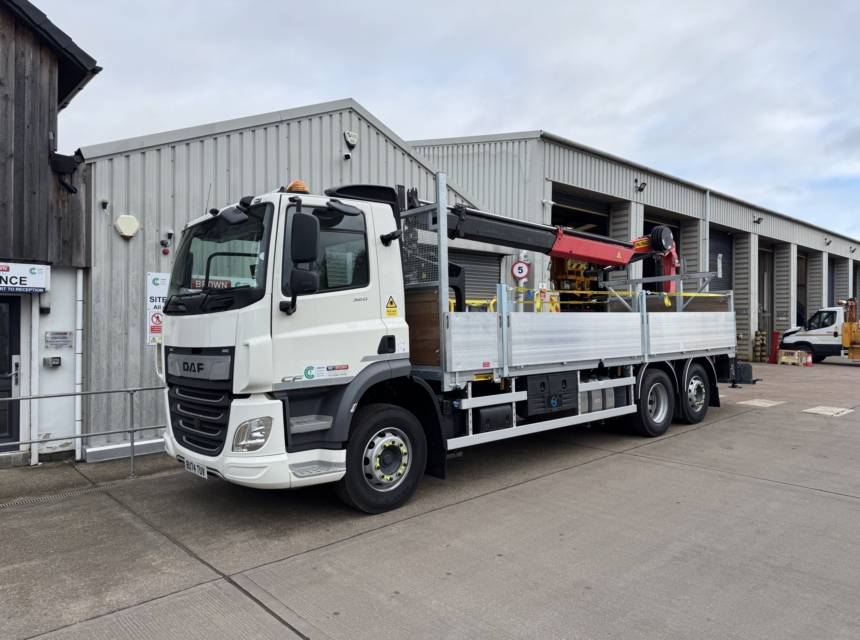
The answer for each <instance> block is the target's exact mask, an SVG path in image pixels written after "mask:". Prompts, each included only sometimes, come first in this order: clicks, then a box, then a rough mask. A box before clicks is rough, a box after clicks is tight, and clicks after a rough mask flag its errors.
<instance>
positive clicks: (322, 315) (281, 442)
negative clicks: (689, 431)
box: [157, 173, 735, 513]
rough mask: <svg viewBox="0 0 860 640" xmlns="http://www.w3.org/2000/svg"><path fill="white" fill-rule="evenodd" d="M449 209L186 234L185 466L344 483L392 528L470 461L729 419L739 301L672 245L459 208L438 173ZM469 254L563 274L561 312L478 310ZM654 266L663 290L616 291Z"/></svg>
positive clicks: (250, 219) (352, 193)
mask: <svg viewBox="0 0 860 640" xmlns="http://www.w3.org/2000/svg"><path fill="white" fill-rule="evenodd" d="M435 196H436V200H435V202H432V203H426V202H423V201H419V200H418V198H417V193H415V192H414V190H413V191H411V192H410V193H409V194H408V197H407V194H406V192H405V190H404V189H403V188H402V187H397V188H392V187H378V186H372V185H348V186H343V187H337V188H334V189H329V190H327V191H326V195H322V196H316V195H310V194H308V193H307V189H306V188H304V187H303V184H301V183H299V184H296V183H293V184H291V185H290V187H289V188H283V187H282V188H281V189H279V190H278V191H277V192H272V193H268V194H265V195H261V196H257V197H247V198H243V199H242V201H241V202H240V203H238V204H237V205H234V206H231V207H227V208H225V209H221V210H217V209H213V210H211V211H210V214H208V215H205V216H204V217H202V218H199V219H197V220H194V221H193V222H191V223H189V224H188V225H187V226H186V228H185V229H184V231H183V233H182V238H181V241H180V243H179V246H178V249H177V252H176V255H175V263H174V267H173V270H172V274H171V282H170V290H169V297H168V302H167V304H166V306H165V320H164V326H163V343H162V344H161V345H160V346H159V348H158V350H157V354H158V355H157V369H158V372H159V375H160V376H162V378H163V380H164V381H165V382H166V385H167V390H166V391H165V394H166V403H167V407H168V425H169V427H168V429H167V431H166V433H165V434H164V439H165V448H166V450H167V452H168V453H169V454H170V455H171V456H173V457H175V458H177V459H178V460H179V461H181V462H183V463H184V464H185V466H186V468H187V469H188V470H189V471H192V472H193V473H196V474H197V475H199V476H201V477H203V478H207V477H208V476H216V477H218V478H222V479H224V480H227V481H230V482H234V483H238V484H242V485H246V486H249V487H259V488H267V489H283V488H298V487H303V486H308V485H313V484H320V483H326V482H331V483H335V488H336V492H337V493H338V495H339V496H340V497H341V498H342V499H343V500H344V501H345V502H347V503H348V504H350V505H352V506H354V507H356V508H358V509H360V510H363V511H366V512H369V513H380V512H383V511H387V510H390V509H394V508H397V507H399V506H401V505H402V504H404V503H405V502H406V501H407V500H408V499H409V497H410V496H411V495H412V494H413V492H414V491H415V489H416V487H417V486H418V483H419V482H420V480H421V477H422V476H423V475H424V474H425V473H427V474H431V475H434V476H437V477H441V478H444V477H445V473H446V464H447V460H448V459H449V458H451V457H453V456H456V455H459V454H460V452H461V451H462V450H463V449H466V448H468V447H473V446H476V445H480V444H483V443H486V442H491V441H494V440H500V439H504V438H512V437H516V436H519V435H524V434H532V433H536V432H540V431H545V430H549V429H556V428H560V427H566V426H570V425H576V424H587V423H591V422H599V421H602V420H604V419H608V418H615V417H619V416H626V419H628V420H629V422H630V424H631V427H632V428H634V429H635V430H636V431H638V432H639V433H641V434H642V435H645V436H659V435H662V434H663V433H665V432H666V430H667V428H668V427H669V424H670V422H671V421H672V420H673V418H677V419H680V420H683V421H686V422H689V423H695V422H698V421H700V420H702V419H703V418H704V417H705V415H706V413H707V411H708V407H709V406H719V393H718V391H717V379H718V372H719V377H720V379H726V378H728V377H730V373H729V371H731V370H733V369H732V365H733V363H734V355H735V318H734V311H733V307H732V298H731V294H730V292H729V293H725V294H715V293H711V294H706V293H701V289H702V287H703V284H701V283H704V282H707V280H708V278H709V277H710V276H711V275H713V274H688V273H685V271H684V265H683V263H682V262H680V261H678V260H677V256H676V254H675V251H674V242H673V241H672V237H671V233H670V232H669V230H668V229H666V228H665V227H658V229H657V230H655V232H654V233H652V234H651V236H650V237H649V238H642V239H639V240H636V241H635V242H622V241H617V240H612V239H609V238H603V237H598V236H592V235H590V234H587V233H581V232H577V231H573V230H568V229H561V228H555V227H551V226H548V225H539V224H533V223H528V222H524V221H521V220H513V219H510V218H505V217H502V216H498V215H494V214H491V213H487V212H481V211H476V210H474V209H470V208H468V207H465V206H463V205H459V204H458V205H454V206H453V207H449V206H447V199H446V198H447V188H446V182H445V175H444V174H441V173H440V174H437V176H436V189H435ZM450 238H465V239H469V240H473V241H482V242H487V243H490V244H492V245H494V246H495V247H498V246H500V245H501V246H506V247H511V248H512V249H517V250H519V249H527V250H532V251H540V252H543V253H545V254H548V255H551V256H553V260H560V261H561V262H559V263H558V273H561V274H563V273H570V274H573V275H571V276H570V277H571V279H570V280H564V281H563V277H564V276H563V275H559V276H558V277H557V281H556V284H555V286H557V287H558V288H559V289H560V290H561V291H560V293H559V304H558V305H556V306H560V307H561V308H562V309H564V311H563V312H549V313H548V312H540V313H538V312H534V306H532V307H529V306H528V305H527V303H528V301H529V299H531V300H533V298H530V297H529V295H524V296H520V297H521V298H522V300H519V301H518V300H517V296H516V293H518V292H515V291H514V290H513V289H512V288H511V287H510V286H507V285H505V284H503V283H500V284H499V286H498V287H497V299H496V300H495V301H494V304H493V305H490V306H489V307H488V308H490V309H492V311H473V310H472V308H471V307H468V305H465V304H464V302H465V301H464V272H463V269H462V267H460V266H458V265H456V264H449V260H448V244H449V240H450ZM640 259H642V260H647V259H653V260H654V261H655V263H656V267H655V268H656V269H657V273H658V275H657V276H655V277H651V278H642V279H639V280H624V279H615V280H612V279H611V278H612V277H617V276H621V277H622V278H623V277H624V274H619V273H617V269H618V268H620V267H622V266H624V265H627V264H630V263H632V262H635V261H637V260H640ZM554 265H555V263H554ZM440 266H441V268H440ZM586 267H587V268H586ZM554 269H555V266H554ZM564 269H568V271H567V272H565V271H564ZM612 271H616V273H610V272H612ZM500 280H501V277H500ZM682 281H685V282H688V283H690V284H692V283H696V285H697V286H693V287H692V290H693V291H698V292H699V293H698V295H697V296H696V297H692V296H691V295H690V294H683V295H682V294H677V293H675V285H676V283H678V282H682ZM565 283H566V284H565ZM631 284H633V285H636V284H638V285H641V286H642V287H643V290H641V291H632V292H631V291H622V290H621V289H623V288H624V287H627V286H630V285H631ZM647 287H651V288H652V289H656V291H654V292H650V291H647V290H645V288H647ZM634 288H635V287H634ZM519 293H521V292H519ZM529 293H531V292H529ZM707 296H710V297H707ZM696 305H699V308H698V310H696ZM550 308H551V307H550V305H545V306H544V309H543V311H547V310H548V309H550Z"/></svg>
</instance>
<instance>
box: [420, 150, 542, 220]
mask: <svg viewBox="0 0 860 640" xmlns="http://www.w3.org/2000/svg"><path fill="white" fill-rule="evenodd" d="M538 144H539V142H538V140H536V139H521V140H500V141H498V142H493V141H488V142H477V143H469V142H463V143H458V144H444V142H443V141H440V143H439V144H433V145H429V146H421V143H420V142H418V143H415V145H416V146H415V147H414V149H415V151H416V152H417V153H420V154H421V155H422V156H424V157H425V158H427V159H428V160H430V161H431V162H432V163H433V164H435V165H436V166H437V167H439V168H440V170H442V171H444V172H445V173H446V174H447V175H448V177H450V178H451V180H453V181H455V182H456V183H457V184H459V185H461V186H462V187H463V188H464V189H466V190H468V192H469V193H470V194H472V195H473V196H474V197H475V198H477V199H478V201H480V203H481V206H482V207H483V208H484V209H486V210H488V211H492V212H494V213H499V214H502V215H506V216H510V217H512V218H518V219H520V220H532V221H540V215H541V214H540V206H537V208H536V202H535V198H534V194H530V193H529V171H530V170H531V164H532V159H533V158H534V156H535V154H536V153H537V149H538ZM537 193H538V195H540V194H542V193H543V192H542V189H540V190H538V192H537ZM530 196H531V197H530Z"/></svg>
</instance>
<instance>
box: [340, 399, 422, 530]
mask: <svg viewBox="0 0 860 640" xmlns="http://www.w3.org/2000/svg"><path fill="white" fill-rule="evenodd" d="M426 464H427V441H426V439H425V437H424V429H422V428H421V424H420V423H419V422H418V420H417V419H416V418H415V416H413V415H412V414H411V413H409V412H408V411H406V410H404V409H401V408H400V407H395V406H394V405H390V404H370V405H367V406H365V407H362V408H361V409H359V410H358V411H356V412H355V415H354V416H353V418H352V424H351V426H350V429H349V443H348V444H347V447H346V475H344V477H343V478H342V479H341V480H340V481H339V482H338V483H337V484H335V487H334V489H335V493H337V495H338V497H339V498H340V499H341V500H343V501H344V502H345V503H346V504H348V505H349V506H351V507H353V508H355V509H358V510H359V511H364V512H365V513H384V512H386V511H391V510H393V509H397V508H399V507H401V506H403V505H404V504H405V503H406V501H407V500H409V498H411V497H412V494H413V493H415V490H416V489H417V488H418V484H419V483H420V482H421V477H422V476H423V475H424V467H425V466H426Z"/></svg>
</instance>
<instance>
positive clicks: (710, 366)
mask: <svg viewBox="0 0 860 640" xmlns="http://www.w3.org/2000/svg"><path fill="white" fill-rule="evenodd" d="M694 364H700V365H702V368H703V369H704V370H705V374H706V375H707V376H708V386H709V387H710V388H711V394H710V400H709V401H708V406H709V407H719V406H721V405H720V391H719V389H718V388H717V368H716V366H715V365H714V363H713V361H712V360H711V359H710V358H706V357H699V358H690V359H689V360H686V361H685V362H684V370H683V373H682V375H681V376H680V378H678V380H679V381H680V380H686V379H687V373H688V372H689V371H690V367H691V366H693V365H694ZM681 384H683V383H681ZM679 392H680V390H679Z"/></svg>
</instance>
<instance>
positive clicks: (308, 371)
mask: <svg viewBox="0 0 860 640" xmlns="http://www.w3.org/2000/svg"><path fill="white" fill-rule="evenodd" d="M305 378H307V379H308V380H313V379H314V368H313V367H305Z"/></svg>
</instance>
